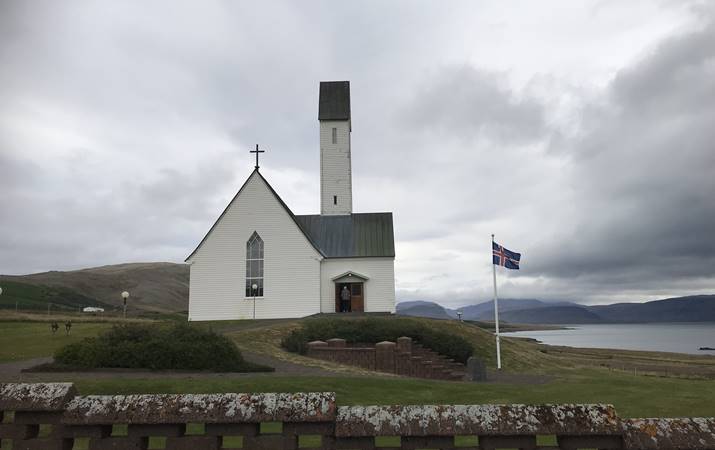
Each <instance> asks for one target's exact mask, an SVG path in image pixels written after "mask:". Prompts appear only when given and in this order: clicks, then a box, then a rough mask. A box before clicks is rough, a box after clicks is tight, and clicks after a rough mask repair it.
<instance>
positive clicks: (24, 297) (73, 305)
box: [0, 281, 108, 311]
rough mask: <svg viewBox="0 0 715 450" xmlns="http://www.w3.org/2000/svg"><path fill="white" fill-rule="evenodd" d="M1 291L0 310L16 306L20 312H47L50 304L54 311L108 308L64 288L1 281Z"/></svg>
mask: <svg viewBox="0 0 715 450" xmlns="http://www.w3.org/2000/svg"><path fill="white" fill-rule="evenodd" d="M2 290H3V292H2V295H0V309H15V307H16V306H17V308H18V309H20V310H40V311H47V306H48V304H50V303H51V304H52V310H54V311H79V308H81V307H85V306H99V307H103V308H107V306H108V305H105V304H103V303H101V302H98V301H96V300H95V299H93V298H89V297H87V296H85V295H82V294H80V293H78V292H75V291H73V290H72V289H68V288H64V287H49V286H41V285H33V284H28V283H21V282H17V281H3V282H2Z"/></svg>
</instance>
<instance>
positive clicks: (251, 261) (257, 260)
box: [246, 231, 263, 297]
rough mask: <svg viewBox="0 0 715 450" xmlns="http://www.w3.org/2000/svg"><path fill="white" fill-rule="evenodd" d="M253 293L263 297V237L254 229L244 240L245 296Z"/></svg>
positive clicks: (251, 295)
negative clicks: (246, 239) (255, 287)
mask: <svg viewBox="0 0 715 450" xmlns="http://www.w3.org/2000/svg"><path fill="white" fill-rule="evenodd" d="M254 284H255V285H256V286H258V288H257V289H256V290H255V292H254V290H253V285H254ZM254 295H255V296H256V297H263V239H261V237H260V236H259V235H258V233H256V232H255V231H254V232H253V234H252V235H251V238H250V239H248V242H246V297H253V296H254Z"/></svg>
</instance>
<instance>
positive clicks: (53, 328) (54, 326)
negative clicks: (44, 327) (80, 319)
mask: <svg viewBox="0 0 715 450" xmlns="http://www.w3.org/2000/svg"><path fill="white" fill-rule="evenodd" d="M59 329H60V326H59V325H57V322H52V325H50V330H52V334H55V333H57V330H59Z"/></svg>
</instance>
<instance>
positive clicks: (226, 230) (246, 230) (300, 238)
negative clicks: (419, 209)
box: [186, 81, 395, 320]
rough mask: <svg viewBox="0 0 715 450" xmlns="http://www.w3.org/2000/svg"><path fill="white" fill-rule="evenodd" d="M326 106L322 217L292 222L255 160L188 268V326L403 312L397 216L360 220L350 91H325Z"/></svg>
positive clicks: (322, 116)
mask: <svg viewBox="0 0 715 450" xmlns="http://www.w3.org/2000/svg"><path fill="white" fill-rule="evenodd" d="M318 105H319V106H318V121H319V123H320V214H314V215H295V214H293V213H292V212H291V210H290V208H289V207H288V205H286V204H285V202H283V200H281V197H280V196H279V195H278V193H277V192H276V191H275V190H274V189H273V188H272V187H271V185H270V184H269V183H268V180H267V179H266V178H265V177H264V176H263V174H261V173H260V172H259V165H258V158H257V159H256V167H255V169H254V171H253V173H251V175H250V176H249V177H248V179H247V180H246V182H245V183H244V184H243V186H241V189H239V191H238V193H237V194H236V195H235V196H234V198H233V199H232V200H231V202H230V203H229V204H228V206H227V207H226V209H225V210H224V211H223V213H221V215H220V216H219V218H218V219H217V220H216V222H215V223H214V224H213V226H212V227H211V229H210V230H209V231H208V233H207V234H206V236H205V237H204V238H203V240H202V241H201V242H200V243H199V245H198V247H196V249H195V250H194V251H193V252H192V253H191V255H189V257H188V258H187V259H186V262H187V263H189V264H190V266H191V278H190V288H189V320H229V319H251V318H254V317H255V318H257V319H269V318H270V319H272V318H290V317H303V316H308V315H311V314H316V313H321V312H322V313H335V312H347V311H351V312H394V311H395V240H394V233H393V227H392V213H353V207H352V171H351V163H350V159H351V156H350V151H351V149H350V133H351V132H352V125H351V117H350V83H349V82H348V81H331V82H321V83H320V98H319V103H318ZM256 156H258V154H256ZM254 298H255V300H254ZM254 305H255V310H254ZM254 311H255V312H254Z"/></svg>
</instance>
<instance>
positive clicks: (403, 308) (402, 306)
mask: <svg viewBox="0 0 715 450" xmlns="http://www.w3.org/2000/svg"><path fill="white" fill-rule="evenodd" d="M396 310H397V314H399V315H401V316H413V317H428V318H430V319H453V318H454V317H453V316H451V315H450V314H449V312H448V311H447V309H446V308H444V307H442V306H440V305H438V304H437V303H432V302H402V303H398V304H397V306H396ZM455 317H456V316H455Z"/></svg>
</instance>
